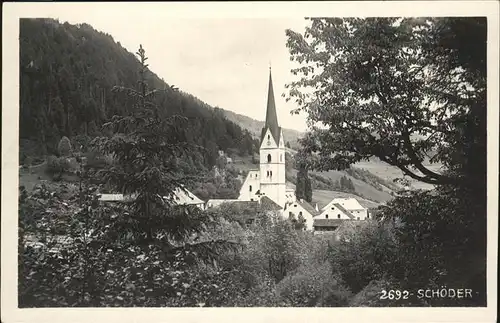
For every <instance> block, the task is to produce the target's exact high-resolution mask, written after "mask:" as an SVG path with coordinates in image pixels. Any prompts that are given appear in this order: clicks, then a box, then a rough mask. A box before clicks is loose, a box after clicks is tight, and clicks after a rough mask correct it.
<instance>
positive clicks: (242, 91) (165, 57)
mask: <svg viewBox="0 0 500 323" xmlns="http://www.w3.org/2000/svg"><path fill="white" fill-rule="evenodd" d="M57 9H58V8H54V9H52V10H51V11H50V14H49V15H48V16H49V17H50V18H57V19H59V21H60V22H65V21H67V22H69V23H71V24H76V23H84V22H85V23H88V24H90V25H91V26H93V27H94V28H95V29H97V30H99V31H102V32H105V33H108V34H110V35H111V36H113V38H114V40H115V41H116V42H120V43H121V45H122V46H123V47H125V48H126V49H127V50H128V51H130V52H133V53H135V52H136V51H137V48H138V47H139V44H142V46H143V47H144V49H145V50H146V55H147V56H148V58H149V59H148V63H149V68H150V69H151V70H152V71H153V72H155V73H156V74H157V75H158V76H159V77H161V78H163V79H164V80H165V81H166V82H167V83H169V84H173V85H175V86H176V87H178V88H179V89H181V90H182V91H185V92H188V93H190V94H192V95H194V96H196V97H198V98H199V99H201V100H202V101H204V102H206V103H208V104H210V105H211V106H214V107H215V106H217V107H219V108H222V109H226V110H231V111H234V112H236V113H239V114H243V115H247V116H249V117H251V118H254V119H257V120H264V119H265V111H266V103H267V86H268V78H269V66H271V67H272V76H273V84H274V93H275V100H276V108H277V114H278V122H279V124H280V126H282V127H285V128H291V129H296V130H299V131H304V130H305V129H306V123H305V119H306V118H305V115H304V114H301V115H291V113H290V112H291V110H292V109H294V108H296V107H297V106H296V105H295V103H293V102H292V101H290V102H288V103H287V102H285V99H284V98H283V97H282V96H281V95H282V94H283V93H285V91H286V89H285V84H286V83H289V82H290V81H292V80H294V76H293V75H292V74H291V73H290V70H291V69H292V68H293V66H295V65H294V64H295V63H292V62H291V61H290V58H289V52H288V49H287V48H286V46H285V44H286V35H285V30H286V29H287V28H290V29H292V30H294V31H297V32H303V31H304V28H305V26H306V25H307V21H306V20H305V19H303V18H300V17H297V18H288V17H281V18H280V17H278V18H264V17H260V18H238V19H237V18H227V17H225V18H224V17H223V18H207V17H199V18H196V17H191V18H175V17H170V16H166V15H162V14H158V13H154V12H149V13H148V12H143V13H142V14H141V15H140V18H142V19H140V18H138V19H133V18H131V15H130V11H123V12H121V10H120V7H119V6H114V7H113V8H112V10H103V9H101V10H95V9H93V8H90V7H89V8H88V9H87V8H85V7H80V8H79V9H78V10H67V8H66V10H57ZM45 16H47V15H45Z"/></svg>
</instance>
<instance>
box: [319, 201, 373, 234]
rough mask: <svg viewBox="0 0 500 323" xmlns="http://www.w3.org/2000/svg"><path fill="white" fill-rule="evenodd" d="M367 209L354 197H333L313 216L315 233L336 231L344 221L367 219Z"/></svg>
mask: <svg viewBox="0 0 500 323" xmlns="http://www.w3.org/2000/svg"><path fill="white" fill-rule="evenodd" d="M369 218H370V216H369V213H368V209H367V208H365V207H363V206H362V205H361V204H359V202H358V201H357V200H356V199H355V198H334V199H333V200H332V201H331V202H330V203H328V204H327V205H325V206H324V207H323V208H321V210H320V214H319V215H318V216H316V217H315V218H314V222H313V228H314V232H315V233H325V232H334V231H337V230H338V229H339V228H340V227H342V226H343V225H344V224H346V223H350V222H356V221H360V220H367V219H369Z"/></svg>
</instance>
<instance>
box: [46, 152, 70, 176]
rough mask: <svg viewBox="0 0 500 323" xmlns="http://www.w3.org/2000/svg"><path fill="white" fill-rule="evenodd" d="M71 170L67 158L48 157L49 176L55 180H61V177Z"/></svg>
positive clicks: (47, 170)
mask: <svg viewBox="0 0 500 323" xmlns="http://www.w3.org/2000/svg"><path fill="white" fill-rule="evenodd" d="M70 168H71V165H70V162H69V160H68V158H66V157H59V158H58V157H56V156H54V155H51V156H49V157H47V169H46V172H47V174H49V175H51V176H53V178H54V179H60V178H61V176H62V175H63V174H64V173H65V172H67V171H69V170H70Z"/></svg>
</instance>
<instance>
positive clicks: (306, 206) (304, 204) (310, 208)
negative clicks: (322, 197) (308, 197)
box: [297, 200, 320, 216]
mask: <svg viewBox="0 0 500 323" xmlns="http://www.w3.org/2000/svg"><path fill="white" fill-rule="evenodd" d="M297 204H299V205H300V206H302V207H303V208H304V210H306V211H307V212H309V213H310V214H311V215H312V216H316V215H319V214H320V213H319V212H318V211H316V209H315V208H314V206H312V205H311V204H309V203H307V202H306V201H302V202H301V201H300V200H299V201H297Z"/></svg>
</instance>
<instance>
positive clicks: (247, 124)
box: [221, 109, 303, 149]
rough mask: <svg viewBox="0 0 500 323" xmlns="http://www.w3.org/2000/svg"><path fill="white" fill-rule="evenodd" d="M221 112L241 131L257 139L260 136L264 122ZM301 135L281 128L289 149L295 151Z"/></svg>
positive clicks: (233, 113)
mask: <svg viewBox="0 0 500 323" xmlns="http://www.w3.org/2000/svg"><path fill="white" fill-rule="evenodd" d="M221 110H222V112H223V113H224V116H225V117H226V118H227V119H228V120H231V121H232V122H234V123H236V124H238V125H240V127H242V128H243V129H246V130H248V131H250V133H251V134H252V135H253V136H254V137H255V138H258V137H259V136H260V132H261V131H262V128H263V127H264V121H259V120H255V119H252V118H250V117H247V116H244V115H241V114H237V113H235V112H232V111H228V110H223V109H221ZM302 135H303V133H302V132H300V131H297V130H293V129H285V128H283V137H284V138H286V141H288V142H289V143H290V147H291V148H294V149H297V148H298V147H299V143H298V139H299V138H300V137H301V136H302Z"/></svg>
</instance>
